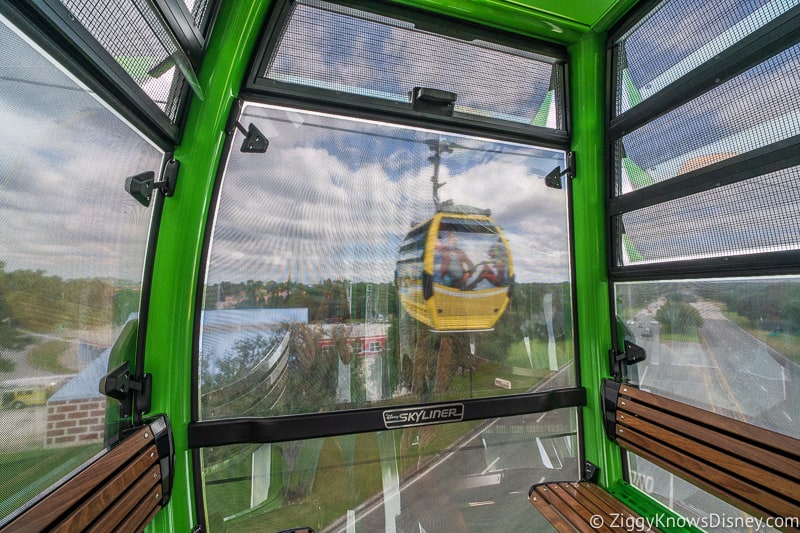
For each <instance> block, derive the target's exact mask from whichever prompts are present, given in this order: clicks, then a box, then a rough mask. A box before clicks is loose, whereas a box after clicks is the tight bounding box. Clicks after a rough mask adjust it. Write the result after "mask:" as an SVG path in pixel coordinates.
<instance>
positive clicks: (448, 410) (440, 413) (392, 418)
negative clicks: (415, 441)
mask: <svg viewBox="0 0 800 533" xmlns="http://www.w3.org/2000/svg"><path fill="white" fill-rule="evenodd" d="M463 419H464V404H462V403H450V404H446V405H436V406H432V407H409V408H406V409H389V410H387V411H384V412H383V424H384V425H385V426H386V429H397V428H407V427H411V426H424V425H428V424H444V423H446V422H460V421H462V420H463Z"/></svg>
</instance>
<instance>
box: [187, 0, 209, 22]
mask: <svg viewBox="0 0 800 533" xmlns="http://www.w3.org/2000/svg"><path fill="white" fill-rule="evenodd" d="M184 2H185V3H186V8H187V9H188V10H189V13H191V14H192V18H193V19H194V22H195V24H197V27H198V28H204V27H205V22H206V14H207V13H208V11H209V9H208V8H209V7H210V6H211V0H184Z"/></svg>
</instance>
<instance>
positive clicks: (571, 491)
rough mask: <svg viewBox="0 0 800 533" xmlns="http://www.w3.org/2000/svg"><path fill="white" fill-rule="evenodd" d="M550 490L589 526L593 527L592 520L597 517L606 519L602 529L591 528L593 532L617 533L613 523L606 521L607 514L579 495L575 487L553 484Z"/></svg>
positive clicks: (565, 484)
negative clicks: (606, 532) (607, 532)
mask: <svg viewBox="0 0 800 533" xmlns="http://www.w3.org/2000/svg"><path fill="white" fill-rule="evenodd" d="M550 490H551V491H552V492H553V493H554V494H556V495H557V496H558V497H559V498H561V500H563V501H564V503H566V504H567V505H569V507H570V508H571V509H573V510H575V512H576V513H578V515H579V516H580V517H581V520H582V521H583V522H585V523H586V524H589V526H590V527H591V526H592V524H591V523H590V520H591V519H592V517H593V516H595V515H600V516H603V517H604V520H603V524H604V525H603V526H601V527H591V529H592V530H595V531H609V532H613V533H616V530H614V529H613V528H612V527H611V526H610V524H611V521H609V520H606V519H605V518H606V516H607V515H606V513H605V512H604V511H603V509H601V508H600V507H598V506H596V505H595V504H594V502H593V501H591V500H588V499H586V498H582V497H581V496H580V495H579V494H578V490H577V489H576V488H574V487H571V486H570V485H569V484H567V483H552V484H551V485H550Z"/></svg>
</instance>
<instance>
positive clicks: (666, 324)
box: [656, 300, 703, 334]
mask: <svg viewBox="0 0 800 533" xmlns="http://www.w3.org/2000/svg"><path fill="white" fill-rule="evenodd" d="M656 319H657V320H658V321H659V322H660V323H661V330H662V331H663V332H664V333H667V334H694V333H697V329H698V328H700V327H702V325H703V317H702V316H700V313H699V312H698V311H697V309H695V308H694V307H692V306H691V305H689V304H687V303H684V302H675V301H673V300H669V301H668V302H667V303H665V304H664V305H663V306H661V307H660V308H659V310H658V312H657V313H656Z"/></svg>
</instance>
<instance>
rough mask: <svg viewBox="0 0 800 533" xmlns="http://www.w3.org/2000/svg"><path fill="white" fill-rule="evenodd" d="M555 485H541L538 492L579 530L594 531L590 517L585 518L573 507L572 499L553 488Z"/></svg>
mask: <svg viewBox="0 0 800 533" xmlns="http://www.w3.org/2000/svg"><path fill="white" fill-rule="evenodd" d="M555 486H557V485H556V484H548V485H545V486H543V487H541V488H540V490H537V492H538V494H539V495H540V496H541V497H542V498H544V499H545V500H546V501H547V503H549V504H550V505H551V506H552V507H553V509H554V510H556V511H557V512H558V513H559V514H561V515H562V516H563V517H564V518H565V519H566V520H567V521H568V522H569V523H570V524H572V526H573V527H574V528H575V529H576V530H577V531H580V532H581V533H593V532H594V531H595V528H593V527H590V526H589V524H588V518H587V519H586V520H584V519H583V516H582V514H581V512H579V510H577V509H574V508H573V507H572V505H571V502H570V500H571V499H565V498H564V497H563V495H562V494H560V493H559V491H557V490H553V488H554V487H555ZM601 531H604V532H609V530H608V529H603V530H601Z"/></svg>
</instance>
